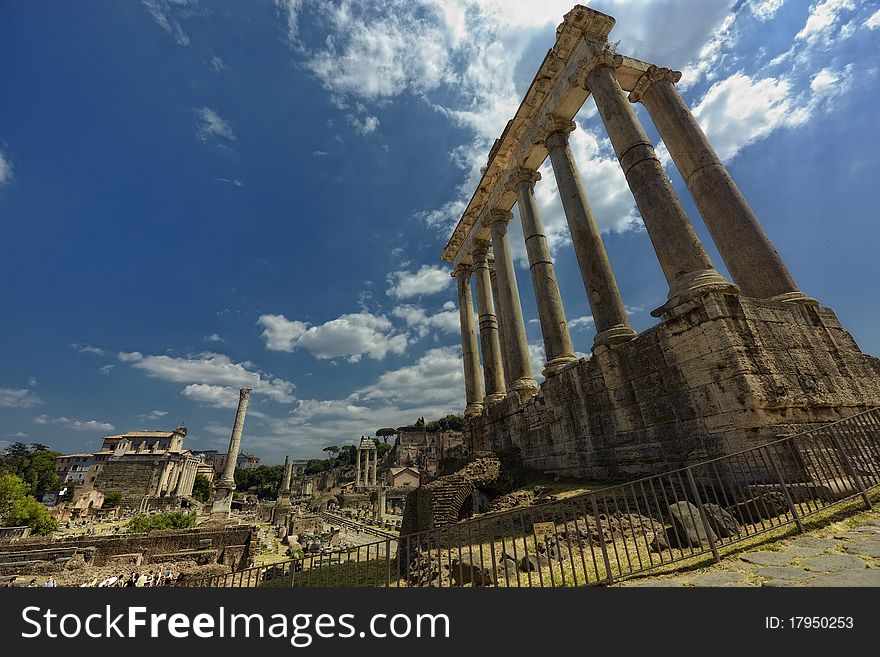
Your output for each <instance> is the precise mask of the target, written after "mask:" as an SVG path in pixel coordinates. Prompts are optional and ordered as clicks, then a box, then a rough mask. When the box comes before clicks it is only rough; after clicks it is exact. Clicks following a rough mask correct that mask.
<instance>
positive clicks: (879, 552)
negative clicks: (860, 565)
mask: <svg viewBox="0 0 880 657" xmlns="http://www.w3.org/2000/svg"><path fill="white" fill-rule="evenodd" d="M843 549H844V551H846V552H849V553H850V554H864V555H865V556H867V557H874V558H875V559H880V541H848V542H847V543H846V544H845V546H844V548H843Z"/></svg>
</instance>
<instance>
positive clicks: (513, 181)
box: [504, 167, 541, 191]
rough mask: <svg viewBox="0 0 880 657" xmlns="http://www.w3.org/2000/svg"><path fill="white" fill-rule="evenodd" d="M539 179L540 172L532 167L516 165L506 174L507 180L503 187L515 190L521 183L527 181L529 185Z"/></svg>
mask: <svg viewBox="0 0 880 657" xmlns="http://www.w3.org/2000/svg"><path fill="white" fill-rule="evenodd" d="M540 179H541V174H540V173H538V172H537V171H535V170H534V169H526V168H525V167H517V168H516V169H514V170H513V171H511V172H510V175H508V177H507V180H505V185H504V187H505V189H508V190H511V191H516V188H517V187H518V186H519V185H520V184H521V183H528V184H529V185H532V186H534V184H535V183H536V182H538V181H539V180H540Z"/></svg>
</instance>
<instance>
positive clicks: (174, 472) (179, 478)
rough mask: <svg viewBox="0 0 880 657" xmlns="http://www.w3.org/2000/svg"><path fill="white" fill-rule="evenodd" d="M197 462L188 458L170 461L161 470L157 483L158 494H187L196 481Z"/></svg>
mask: <svg viewBox="0 0 880 657" xmlns="http://www.w3.org/2000/svg"><path fill="white" fill-rule="evenodd" d="M197 469H198V464H197V463H196V462H195V461H190V460H189V459H186V460H183V461H170V462H168V463H167V464H166V465H165V467H164V469H163V470H162V476H161V479H160V483H159V494H160V495H163V494H164V495H177V496H181V495H188V494H190V493H191V492H192V487H193V485H194V484H195V481H196V471H197Z"/></svg>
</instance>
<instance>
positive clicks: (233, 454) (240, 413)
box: [220, 388, 251, 489]
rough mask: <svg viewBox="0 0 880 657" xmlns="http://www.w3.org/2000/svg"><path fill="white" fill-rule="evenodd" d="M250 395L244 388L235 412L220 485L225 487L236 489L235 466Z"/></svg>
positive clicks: (240, 393)
mask: <svg viewBox="0 0 880 657" xmlns="http://www.w3.org/2000/svg"><path fill="white" fill-rule="evenodd" d="M250 394H251V389H250V388H242V389H241V390H240V391H239V393H238V409H237V410H236V411H235V422H234V424H233V425H232V436H231V437H230V439H229V451H228V452H227V454H226V466H225V467H224V468H223V476H221V477H220V484H221V485H222V486H223V487H227V488H232V489H234V488H235V465H236V463H237V462H238V452H239V450H240V448H241V432H242V430H243V429H244V417H245V415H246V414H247V407H248V398H249V397H250Z"/></svg>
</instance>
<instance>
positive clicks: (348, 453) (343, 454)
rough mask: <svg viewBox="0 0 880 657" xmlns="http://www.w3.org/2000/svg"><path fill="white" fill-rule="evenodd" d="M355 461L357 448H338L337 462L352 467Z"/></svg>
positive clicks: (349, 446) (351, 446) (346, 446)
mask: <svg viewBox="0 0 880 657" xmlns="http://www.w3.org/2000/svg"><path fill="white" fill-rule="evenodd" d="M355 459H357V447H355V446H354V445H343V446H342V447H341V448H339V461H340V462H341V463H342V465H354V462H355Z"/></svg>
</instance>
